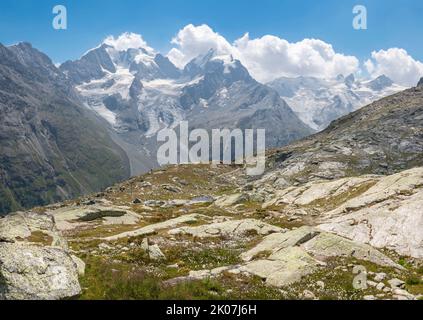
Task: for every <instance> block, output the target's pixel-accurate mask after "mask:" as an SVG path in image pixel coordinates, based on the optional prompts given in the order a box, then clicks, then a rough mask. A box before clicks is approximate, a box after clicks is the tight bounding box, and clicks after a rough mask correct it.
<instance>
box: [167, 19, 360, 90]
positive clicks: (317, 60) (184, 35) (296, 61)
mask: <svg viewBox="0 0 423 320" xmlns="http://www.w3.org/2000/svg"><path fill="white" fill-rule="evenodd" d="M172 43H173V44H174V45H175V46H176V47H175V48H173V49H172V50H170V52H169V54H168V57H169V59H170V60H171V61H172V62H173V63H174V64H175V65H177V66H178V67H180V68H182V67H184V66H185V65H186V63H188V62H189V61H190V60H191V59H193V58H195V57H197V56H198V55H200V54H205V53H206V52H207V51H208V50H209V49H211V48H213V49H215V50H216V51H217V52H218V54H232V55H233V56H234V57H235V58H236V59H239V60H240V61H241V62H242V63H243V64H244V65H245V66H246V67H247V69H248V70H249V71H250V73H251V74H252V76H253V77H254V78H256V79H257V80H259V81H262V82H267V81H271V80H274V79H276V78H279V77H282V76H288V77H295V76H315V77H335V76H337V75H338V74H344V75H348V74H350V73H355V72H357V71H358V69H359V61H358V59H357V58H356V57H354V56H346V55H344V54H341V53H337V52H335V50H334V48H333V47H332V45H330V44H328V43H326V42H324V41H321V40H316V39H304V40H302V41H300V42H296V43H290V42H288V41H286V40H284V39H281V38H279V37H276V36H271V35H266V36H264V37H262V38H259V39H250V36H249V34H248V33H247V34H245V35H244V36H243V37H241V38H240V39H238V40H236V41H235V42H234V43H230V42H229V41H227V40H226V39H225V38H224V37H223V36H221V35H220V34H218V33H216V32H214V31H213V30H212V29H211V28H210V27H209V26H207V25H200V26H194V25H192V24H190V25H188V26H186V27H184V28H183V29H182V30H180V31H179V32H178V34H177V36H176V37H175V38H174V39H173V40H172Z"/></svg>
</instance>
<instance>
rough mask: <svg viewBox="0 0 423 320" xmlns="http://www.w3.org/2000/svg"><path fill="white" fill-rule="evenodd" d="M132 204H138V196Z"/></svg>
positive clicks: (139, 201)
mask: <svg viewBox="0 0 423 320" xmlns="http://www.w3.org/2000/svg"><path fill="white" fill-rule="evenodd" d="M132 203H133V204H140V203H142V201H141V200H140V199H138V198H136V199H135V200H134V201H132Z"/></svg>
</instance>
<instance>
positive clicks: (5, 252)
mask: <svg viewBox="0 0 423 320" xmlns="http://www.w3.org/2000/svg"><path fill="white" fill-rule="evenodd" d="M84 270H85V264H84V262H83V261H82V260H80V259H79V258H77V257H75V256H71V255H70V253H69V252H68V249H67V243H66V240H65V239H63V238H62V237H61V235H60V234H59V233H58V231H57V228H56V227H55V223H54V219H53V218H52V217H51V216H48V215H41V214H36V213H18V214H12V215H9V216H7V217H5V218H2V219H0V300H2V299H3V300H4V299H6V300H58V299H65V298H72V297H76V296H77V295H79V294H80V293H81V287H80V285H79V281H78V276H79V275H83V274H84Z"/></svg>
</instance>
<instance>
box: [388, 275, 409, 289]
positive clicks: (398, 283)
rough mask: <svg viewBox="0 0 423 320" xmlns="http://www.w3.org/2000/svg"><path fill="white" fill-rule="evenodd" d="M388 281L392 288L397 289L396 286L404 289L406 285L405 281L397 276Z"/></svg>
mask: <svg viewBox="0 0 423 320" xmlns="http://www.w3.org/2000/svg"><path fill="white" fill-rule="evenodd" d="M388 283H389V284H390V285H391V288H392V289H395V288H400V289H403V288H404V287H405V282H404V281H402V280H400V279H397V278H394V279H391V280H389V281H388Z"/></svg>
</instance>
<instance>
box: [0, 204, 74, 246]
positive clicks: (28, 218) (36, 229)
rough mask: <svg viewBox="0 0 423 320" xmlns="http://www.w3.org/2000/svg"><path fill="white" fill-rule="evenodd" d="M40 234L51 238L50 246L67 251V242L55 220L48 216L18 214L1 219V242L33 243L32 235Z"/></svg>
mask: <svg viewBox="0 0 423 320" xmlns="http://www.w3.org/2000/svg"><path fill="white" fill-rule="evenodd" d="M35 233H40V234H44V235H47V236H49V237H51V239H52V240H51V243H48V245H51V246H57V247H62V248H64V249H67V243H66V241H65V240H64V239H63V238H62V237H61V236H60V234H59V232H58V230H57V228H56V224H55V221H54V218H53V217H52V216H51V215H48V214H38V213H33V212H17V213H13V214H9V215H7V216H6V217H4V218H2V219H0V241H2V242H16V241H26V242H30V241H31V235H33V234H35Z"/></svg>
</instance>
